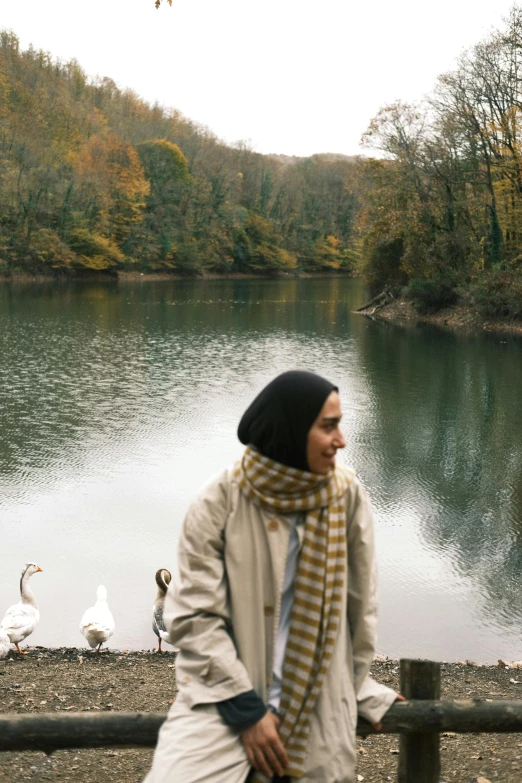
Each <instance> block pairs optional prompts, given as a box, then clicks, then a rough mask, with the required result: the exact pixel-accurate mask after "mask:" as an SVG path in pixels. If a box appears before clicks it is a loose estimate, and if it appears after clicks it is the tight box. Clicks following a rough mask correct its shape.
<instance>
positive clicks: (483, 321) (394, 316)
mask: <svg viewBox="0 0 522 783" xmlns="http://www.w3.org/2000/svg"><path fill="white" fill-rule="evenodd" d="M358 315H364V316H366V317H367V318H372V319H373V320H375V321H383V322H385V323H390V324H393V325H395V326H403V327H414V326H417V325H419V324H428V325H432V326H436V327H438V328H440V329H446V330H450V331H457V330H458V331H461V332H465V331H468V332H473V333H475V334H476V333H477V331H482V332H496V333H498V334H505V335H506V334H511V335H515V336H522V321H513V320H510V319H506V318H504V319H502V318H497V319H494V318H485V317H484V316H483V315H481V314H480V313H479V311H478V310H477V309H476V308H475V307H473V306H471V305H464V304H456V305H451V307H444V308H442V309H441V310H439V311H438V312H436V313H428V314H425V315H421V314H420V313H418V312H417V311H416V310H415V308H414V307H413V305H412V303H411V302H409V301H408V300H406V299H401V298H399V299H394V300H393V301H392V302H389V303H388V304H385V305H383V306H381V307H377V308H375V307H368V308H366V309H365V310H361V311H358Z"/></svg>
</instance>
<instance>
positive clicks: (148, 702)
mask: <svg viewBox="0 0 522 783" xmlns="http://www.w3.org/2000/svg"><path fill="white" fill-rule="evenodd" d="M151 641H152V640H151ZM175 660H176V654H175V653H174V652H173V651H172V650H170V649H169V650H168V651H166V652H165V653H163V654H161V655H159V654H158V653H155V652H151V651H147V650H113V649H109V650H106V651H103V652H101V653H100V654H97V653H95V652H91V651H90V650H89V649H86V648H85V647H82V648H80V647H71V648H54V649H49V648H44V647H30V648H29V655H23V656H22V655H18V654H17V653H16V652H14V651H13V652H10V653H9V656H8V658H6V659H4V660H1V661H0V693H1V695H2V698H0V712H2V713H23V714H28V713H31V714H37V713H50V712H60V713H63V712H68V711H74V712H78V711H81V712H88V711H111V710H113V711H130V712H160V713H161V712H163V713H166V712H167V710H168V708H169V706H170V704H171V703H172V701H173V700H174V698H175V693H176V678H175V672H176V665H175ZM515 666H518V667H522V662H514V663H513V664H509V665H508V664H504V663H503V662H502V663H498V664H495V665H482V666H478V665H476V664H474V663H473V662H471V661H469V662H459V663H442V664H441V685H442V693H441V698H442V699H448V700H455V699H493V700H497V699H522V671H521V672H519V671H518V670H517V669H516V668H514V667H515ZM511 667H513V668H511ZM371 673H372V676H373V677H374V678H375V679H376V680H377V681H378V682H381V683H383V684H385V685H388V686H389V687H391V688H393V689H395V690H397V689H398V687H399V682H398V680H399V662H398V661H397V660H393V659H389V658H385V657H384V656H377V657H376V660H375V661H374V663H373V665H372V672H371ZM398 747H399V738H398V735H396V734H391V735H379V734H372V735H369V736H368V737H358V738H357V760H358V767H357V775H358V776H360V777H357V778H356V780H364V783H383V781H393V780H396V775H397V758H398V756H397V753H398ZM152 754H153V749H152V748H128V749H127V748H114V749H111V748H97V749H92V750H62V751H56V752H55V753H53V754H52V756H50V757H47V756H45V754H44V753H41V752H38V751H33V752H21V753H19V752H6V753H0V780H1V781H4V780H5V781H6V782H7V781H12V780H31V781H34V783H39V781H44V780H45V781H58V780H60V781H71V783H113V781H114V780H125V781H126V783H141V781H143V778H144V777H145V774H146V773H147V771H148V769H149V767H150V763H151V759H152ZM441 759H442V776H441V781H443V783H472V781H476V780H477V778H478V779H480V778H484V781H482V783H494V781H502V783H520V780H521V779H522V734H502V735H499V734H452V733H448V732H446V733H443V734H442V735H441Z"/></svg>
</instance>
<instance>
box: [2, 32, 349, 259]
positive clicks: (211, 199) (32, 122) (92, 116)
mask: <svg viewBox="0 0 522 783" xmlns="http://www.w3.org/2000/svg"><path fill="white" fill-rule="evenodd" d="M355 171H356V164H355V162H354V161H353V160H350V159H347V158H345V157H343V156H314V157H312V158H308V159H299V158H295V159H289V158H285V157H282V156H281V157H278V156H265V155H260V154H258V153H255V152H252V151H251V150H249V149H248V148H246V147H245V146H242V145H238V146H235V147H229V146H227V145H225V144H223V143H222V142H220V141H219V140H218V139H216V138H215V137H214V136H213V135H212V134H211V133H210V132H209V131H208V130H206V129H203V128H199V127H198V126H196V125H195V124H194V123H192V122H190V121H189V120H187V119H185V118H184V117H182V116H181V115H180V114H179V113H178V112H176V111H172V110H163V109H161V108H159V107H158V106H153V107H152V106H149V105H148V104H146V103H145V102H144V101H142V100H140V98H138V96H136V95H135V94H134V93H132V92H131V91H129V90H127V91H122V90H119V89H118V87H117V85H116V84H115V83H114V81H113V80H112V79H110V78H102V79H97V80H95V81H89V79H88V78H87V77H86V75H85V73H84V72H83V70H82V69H81V67H80V65H79V64H78V63H77V62H76V61H74V60H73V61H71V62H69V63H62V62H59V61H53V60H52V58H51V57H50V56H49V55H48V54H47V53H45V52H38V51H35V50H34V49H29V50H28V51H25V52H23V51H20V46H19V42H18V39H17V38H16V36H14V35H13V34H12V33H8V32H5V31H4V32H0V256H1V258H2V266H1V269H0V271H1V272H2V273H4V272H5V271H7V272H9V270H17V271H20V272H23V271H34V270H40V271H42V270H43V271H48V272H50V273H52V272H53V271H54V272H55V273H57V274H62V273H63V272H70V273H71V274H74V273H75V271H76V272H78V271H79V270H81V272H82V274H88V273H89V272H90V271H92V272H96V273H99V272H100V271H101V272H107V273H108V274H109V273H113V272H114V270H118V269H124V268H126V267H127V266H129V265H132V266H133V268H134V269H139V270H144V271H145V270H147V271H168V272H173V273H178V274H190V275H193V274H202V273H204V272H205V271H213V272H218V273H223V274H226V273H230V272H248V273H256V274H269V275H272V274H278V273H281V272H286V271H289V270H290V271H291V270H295V269H313V270H317V271H321V270H327V271H332V270H333V271H335V270H340V271H342V270H348V269H351V268H352V267H353V262H354V250H353V248H354V246H355V244H354V222H355V216H356V214H357V210H358V208H359V191H358V185H357V183H356V181H355Z"/></svg>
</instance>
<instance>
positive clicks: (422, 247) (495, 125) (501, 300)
mask: <svg viewBox="0 0 522 783" xmlns="http://www.w3.org/2000/svg"><path fill="white" fill-rule="evenodd" d="M521 48H522V8H520V7H517V6H514V7H513V9H512V10H511V12H510V15H509V17H508V18H507V19H506V20H505V22H504V26H503V28H502V29H500V30H497V31H494V32H492V33H491V34H490V35H488V36H487V37H486V39H485V40H484V41H481V42H480V43H479V44H478V45H477V46H474V47H472V48H471V49H470V50H469V51H467V52H465V53H464V54H463V55H462V57H461V58H460V59H459V61H458V63H457V65H456V67H455V69H454V70H453V71H452V72H450V73H446V74H443V75H442V76H441V77H439V79H438V82H437V84H436V87H435V91H434V94H433V96H432V97H431V98H429V99H428V100H427V101H426V103H425V104H424V105H420V106H409V105H407V104H403V103H401V102H398V103H395V104H392V105H390V106H386V107H384V108H383V109H381V110H380V111H379V113H378V114H377V116H376V117H375V118H374V119H373V120H372V122H371V123H370V127H369V129H368V131H367V133H366V134H365V136H364V137H363V138H364V141H365V142H366V143H367V144H369V145H370V146H372V147H374V148H376V149H378V150H379V151H380V153H381V154H384V156H385V158H384V159H381V160H369V161H363V162H362V163H361V167H360V176H361V183H362V202H363V208H362V210H361V211H360V213H359V215H358V220H357V225H356V231H357V233H358V235H359V236H360V237H361V239H362V242H363V248H364V258H363V264H362V268H363V270H364V273H365V274H366V276H367V277H368V279H369V281H370V282H371V283H372V287H373V288H374V289H375V288H382V287H384V285H385V284H388V285H392V286H394V285H395V284H396V283H397V282H400V281H399V280H398V276H399V277H400V275H401V274H402V275H404V277H405V280H406V281H409V286H408V290H409V292H410V294H411V296H412V297H413V300H414V302H415V303H416V306H417V307H418V309H419V310H421V311H423V312H428V311H433V310H435V309H438V308H440V307H442V306H445V305H447V304H449V303H451V302H452V301H454V297H455V296H456V294H455V290H456V289H459V290H462V291H463V292H465V291H469V290H470V286H471V285H472V284H471V281H475V283H474V292H475V298H476V301H477V303H478V304H479V306H480V308H481V309H482V312H483V313H484V314H488V315H502V316H504V317H518V314H519V270H522V230H521V225H522V188H521V182H522V108H521V105H520V87H519V86H520V83H521V80H522V60H521V58H520V50H521ZM396 237H400V243H401V245H402V246H401V248H400V252H395V250H397V248H398V242H399V240H397V239H396ZM394 249H395V250H394ZM517 270H518V271H517ZM489 298H490V301H489Z"/></svg>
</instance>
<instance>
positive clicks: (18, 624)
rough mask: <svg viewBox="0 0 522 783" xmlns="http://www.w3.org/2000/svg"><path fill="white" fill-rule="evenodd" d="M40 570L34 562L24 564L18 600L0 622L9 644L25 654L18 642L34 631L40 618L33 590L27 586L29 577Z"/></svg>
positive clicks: (0, 627)
mask: <svg viewBox="0 0 522 783" xmlns="http://www.w3.org/2000/svg"><path fill="white" fill-rule="evenodd" d="M41 570H42V569H41V568H40V566H39V565H36V563H26V564H25V566H24V567H23V569H22V576H21V579H20V601H19V602H18V603H17V604H14V605H13V606H10V607H9V609H8V610H7V612H6V613H5V616H4V619H3V620H2V622H1V623H0V629H1V630H2V631H4V633H5V634H7V636H8V637H9V640H10V642H11V644H14V645H15V647H16V649H17V650H18V652H19V653H20V654H22V655H27V652H22V650H21V649H20V646H19V645H20V642H22V641H23V640H24V639H25V638H26V637H27V636H29V634H31V633H32V632H33V631H34V629H35V628H36V626H37V625H38V620H39V619H40V612H39V611H38V606H37V605H36V601H35V599H34V594H33V591H32V590H31V588H30V587H29V578H30V577H31V576H32V575H33V574H36V573H38V571H41Z"/></svg>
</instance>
